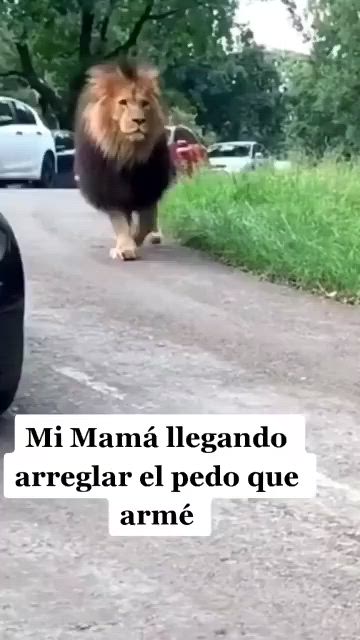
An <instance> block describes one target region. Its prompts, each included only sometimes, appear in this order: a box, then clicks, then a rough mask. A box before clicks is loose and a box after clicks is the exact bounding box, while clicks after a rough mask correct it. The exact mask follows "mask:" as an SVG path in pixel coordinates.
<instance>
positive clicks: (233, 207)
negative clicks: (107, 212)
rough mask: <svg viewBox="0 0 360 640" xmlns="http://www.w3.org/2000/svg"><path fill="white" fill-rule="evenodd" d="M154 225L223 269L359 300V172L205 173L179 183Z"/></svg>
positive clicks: (325, 168)
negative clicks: (227, 267)
mask: <svg viewBox="0 0 360 640" xmlns="http://www.w3.org/2000/svg"><path fill="white" fill-rule="evenodd" d="M161 218H162V224H163V226H164V229H165V230H166V231H167V232H168V233H170V234H171V235H172V236H173V237H175V238H176V239H178V240H179V241H180V242H181V243H182V244H184V245H187V246H189V247H193V248H196V249H200V250H202V251H205V252H207V253H208V254H210V255H211V256H213V257H215V258H217V259H218V260H221V261H222V262H224V263H226V264H228V265H231V266H235V267H240V268H242V269H244V270H248V271H252V272H254V273H257V274H261V275H262V276H264V277H266V278H267V279H271V280H276V281H281V282H287V283H291V284H293V285H295V286H297V287H301V288H305V289H309V290H312V291H319V292H322V293H325V294H327V295H330V296H331V297H334V298H337V299H342V300H345V301H347V302H358V301H359V300H360V166H356V167H351V166H346V165H338V164H323V165H321V166H318V167H317V168H309V167H298V168H294V169H291V170H290V171H289V170H285V171H258V172H254V173H249V174H242V175H239V174H238V175H237V176H236V177H235V176H224V175H218V174H210V173H208V172H207V173H204V174H201V175H199V176H198V177H196V178H193V179H192V180H184V181H181V182H179V183H178V184H177V185H176V186H175V187H174V188H173V189H172V190H171V191H170V192H169V193H168V195H167V197H166V199H165V200H164V202H163V205H162V211H161Z"/></svg>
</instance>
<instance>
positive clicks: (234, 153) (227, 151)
mask: <svg viewBox="0 0 360 640" xmlns="http://www.w3.org/2000/svg"><path fill="white" fill-rule="evenodd" d="M250 153H251V145H250V144H224V145H219V146H217V147H213V148H210V149H209V152H208V155H209V158H224V157H226V158H247V157H248V156H249V155H250Z"/></svg>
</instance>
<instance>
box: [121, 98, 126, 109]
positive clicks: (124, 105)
mask: <svg viewBox="0 0 360 640" xmlns="http://www.w3.org/2000/svg"><path fill="white" fill-rule="evenodd" d="M119 104H121V105H122V106H123V107H126V105H127V100H125V98H123V99H122V100H119Z"/></svg>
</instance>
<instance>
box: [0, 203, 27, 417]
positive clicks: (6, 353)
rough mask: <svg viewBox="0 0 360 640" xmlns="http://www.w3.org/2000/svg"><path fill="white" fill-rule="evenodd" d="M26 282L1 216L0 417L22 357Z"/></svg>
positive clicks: (14, 388) (9, 229) (15, 246)
mask: <svg viewBox="0 0 360 640" xmlns="http://www.w3.org/2000/svg"><path fill="white" fill-rule="evenodd" d="M24 316H25V282H24V271H23V264H22V258H21V253H20V249H19V245H18V242H17V240H16V237H15V234H14V231H13V229H12V227H11V226H10V224H9V222H8V221H7V220H6V219H5V217H4V216H3V215H2V214H1V213H0V415H1V414H2V413H4V412H5V411H6V410H7V409H8V408H9V407H10V405H11V404H12V402H13V400H14V398H15V395H16V392H17V389H18V386H19V382H20V379H21V373H22V365H23V357H24Z"/></svg>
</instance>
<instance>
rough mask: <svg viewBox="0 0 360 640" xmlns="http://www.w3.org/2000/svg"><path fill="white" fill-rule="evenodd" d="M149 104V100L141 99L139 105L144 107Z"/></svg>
mask: <svg viewBox="0 0 360 640" xmlns="http://www.w3.org/2000/svg"><path fill="white" fill-rule="evenodd" d="M149 104H150V103H149V100H142V101H141V106H142V107H143V108H144V109H146V107H148V106H149Z"/></svg>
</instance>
